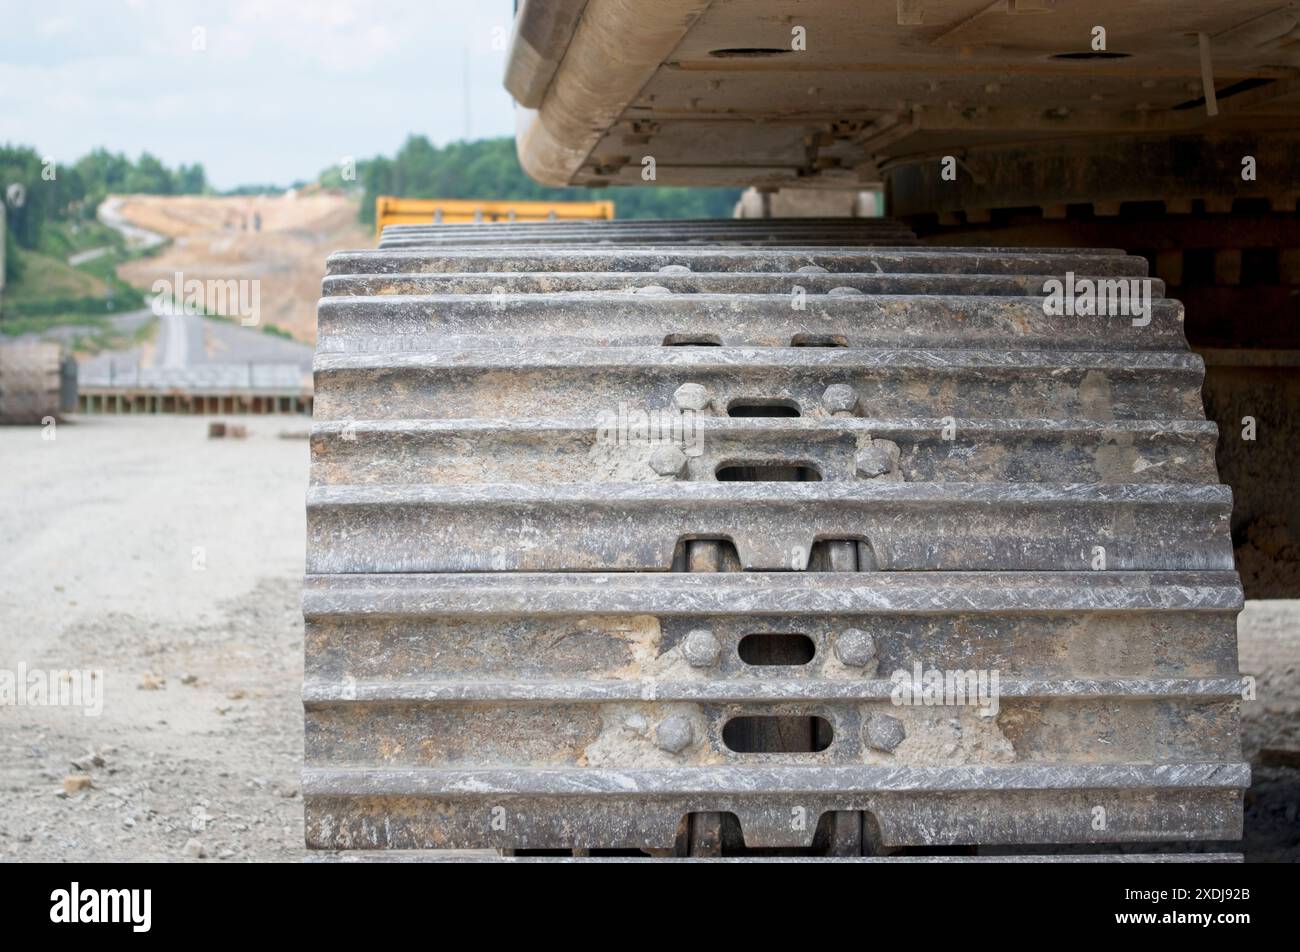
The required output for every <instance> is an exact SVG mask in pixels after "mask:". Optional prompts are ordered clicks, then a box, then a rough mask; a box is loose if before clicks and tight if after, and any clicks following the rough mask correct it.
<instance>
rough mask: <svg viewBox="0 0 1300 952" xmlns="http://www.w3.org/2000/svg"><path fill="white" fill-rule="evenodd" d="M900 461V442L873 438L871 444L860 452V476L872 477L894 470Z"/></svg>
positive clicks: (857, 465)
mask: <svg viewBox="0 0 1300 952" xmlns="http://www.w3.org/2000/svg"><path fill="white" fill-rule="evenodd" d="M897 462H898V444H897V443H894V442H892V441H891V440H872V441H871V445H870V446H867V447H865V448H864V449H862V450H860V451H859V452H858V456H857V459H856V461H855V463H856V469H857V473H858V475H859V476H864V477H866V478H867V479H871V478H873V477H875V476H883V475H885V473H890V472H893V470H894V464H895V463H897Z"/></svg>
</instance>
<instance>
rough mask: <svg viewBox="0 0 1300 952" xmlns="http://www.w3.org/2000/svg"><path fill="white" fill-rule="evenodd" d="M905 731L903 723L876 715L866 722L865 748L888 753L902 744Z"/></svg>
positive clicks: (889, 717) (905, 734)
mask: <svg viewBox="0 0 1300 952" xmlns="http://www.w3.org/2000/svg"><path fill="white" fill-rule="evenodd" d="M906 736H907V730H906V729H905V728H904V727H903V722H902V721H900V720H899V719H898V718H896V717H891V716H890V715H888V714H877V715H876V716H875V717H873V718H872V719H871V720H869V721H867V746H868V747H870V748H872V749H873V750H881V751H884V752H885V753H889V752H890V751H892V750H893V749H894V748H895V747H897V746H898V745H899V744H901V743H902V742H903V738H905V737H906Z"/></svg>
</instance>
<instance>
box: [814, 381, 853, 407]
mask: <svg viewBox="0 0 1300 952" xmlns="http://www.w3.org/2000/svg"><path fill="white" fill-rule="evenodd" d="M857 405H858V392H857V391H856V390H854V389H853V388H852V387H850V386H849V385H848V384H847V383H833V384H831V385H830V386H829V387H827V388H826V392H825V393H823V394H822V406H824V407H825V408H826V409H827V411H829V412H830V413H844V412H848V413H852V412H853V408H854V407H856V406H857Z"/></svg>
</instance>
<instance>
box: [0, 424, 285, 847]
mask: <svg viewBox="0 0 1300 952" xmlns="http://www.w3.org/2000/svg"><path fill="white" fill-rule="evenodd" d="M247 425H248V428H249V435H248V438H247V439H245V440H209V439H207V421H206V420H204V419H201V418H186V417H158V418H143V417H142V418H113V419H107V418H102V417H87V418H83V419H82V420H81V421H80V422H76V423H68V424H62V425H60V426H59V427H58V429H57V430H56V431H55V439H54V440H53V441H45V440H42V438H41V430H40V429H39V428H34V427H33V428H18V427H6V428H0V460H3V463H2V464H0V667H4V668H8V669H10V670H13V669H14V668H15V666H16V662H17V661H20V660H21V661H23V662H25V663H26V665H27V666H28V669H29V670H30V669H34V668H41V669H43V670H61V669H100V670H102V671H103V713H102V715H100V716H98V717H93V716H87V715H86V714H85V713H83V712H82V711H80V710H78V709H76V708H72V707H6V708H4V709H3V710H0V860H6V859H7V860H15V859H19V860H46V861H49V860H83V859H84V860H90V859H94V860H108V861H122V860H184V859H189V858H196V855H195V854H199V853H202V854H203V855H204V856H206V857H208V858H211V859H219V858H226V859H230V860H269V859H293V858H296V857H298V856H300V855H301V853H302V841H303V834H302V800H301V798H300V797H299V795H298V785H299V772H300V770H301V768H302V708H301V702H300V689H301V683H302V618H301V615H300V606H299V589H300V585H301V577H302V571H303V536H304V529H305V516H304V510H303V494H304V490H305V488H306V483H307V441H306V440H305V439H281V438H279V436H278V434H279V432H280V431H281V430H282V429H286V430H287V429H294V430H298V431H304V430H305V429H306V427H307V421H306V420H304V419H300V418H293V417H278V418H274V419H272V418H260V419H259V418H250V419H248V420H247ZM74 761H75V762H76V763H77V764H78V765H79V766H74V763H73V762H74ZM69 777H72V778H77V777H89V778H90V782H91V783H92V786H91V787H90V789H88V790H84V791H79V792H74V793H72V794H71V795H67V791H66V790H65V788H64V783H65V780H66V779H67V778H69ZM80 782H81V781H79V780H76V779H74V780H71V781H69V783H70V785H72V786H75V785H76V784H77V783H80ZM191 840H193V841H196V842H194V843H191V842H190V841H191ZM187 844H188V845H187Z"/></svg>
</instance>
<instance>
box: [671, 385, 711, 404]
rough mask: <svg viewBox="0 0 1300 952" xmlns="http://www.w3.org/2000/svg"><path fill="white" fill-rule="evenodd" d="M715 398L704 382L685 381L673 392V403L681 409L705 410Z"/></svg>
mask: <svg viewBox="0 0 1300 952" xmlns="http://www.w3.org/2000/svg"><path fill="white" fill-rule="evenodd" d="M712 402H713V398H712V397H710V396H709V391H707V390H705V389H704V387H703V385H702V384H698V383H684V384H682V385H681V386H680V387H678V388H677V390H676V391H675V392H674V393H673V403H675V404H677V408H678V409H679V410H697V411H698V410H703V409H704V408H705V407H707V406H708V405H709V404H710V403H712Z"/></svg>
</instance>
